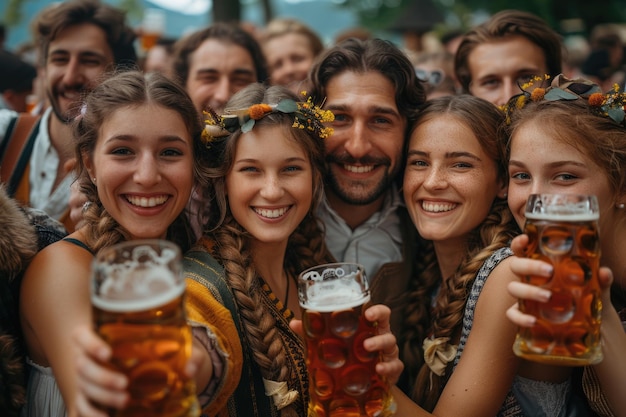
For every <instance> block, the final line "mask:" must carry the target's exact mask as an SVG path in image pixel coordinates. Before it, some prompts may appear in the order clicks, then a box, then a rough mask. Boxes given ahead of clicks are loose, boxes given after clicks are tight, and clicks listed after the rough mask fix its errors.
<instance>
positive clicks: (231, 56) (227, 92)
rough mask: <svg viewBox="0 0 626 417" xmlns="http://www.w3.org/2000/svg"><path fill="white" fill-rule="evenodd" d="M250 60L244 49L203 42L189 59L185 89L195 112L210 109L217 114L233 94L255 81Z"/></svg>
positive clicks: (248, 53) (228, 43)
mask: <svg viewBox="0 0 626 417" xmlns="http://www.w3.org/2000/svg"><path fill="white" fill-rule="evenodd" d="M257 77H258V74H257V73H256V70H255V66H254V60H253V59H252V55H250V52H248V51H247V50H246V49H245V48H243V47H242V46H239V45H235V44H234V43H230V42H225V41H223V40H220V39H207V40H206V41H204V42H203V43H202V44H201V45H200V47H198V49H196V50H195V51H194V52H193V53H192V54H191V55H190V56H189V75H188V76H187V82H186V85H185V89H186V90H187V92H188V93H189V95H190V96H191V100H192V101H193V104H194V105H195V106H196V109H197V110H198V111H200V112H201V111H203V110H205V109H206V108H207V106H210V107H211V108H212V109H213V110H215V111H216V112H217V113H218V114H221V113H222V112H223V111H224V105H225V104H226V102H227V101H228V100H230V98H231V97H232V96H233V94H235V93H236V92H237V91H239V90H241V89H242V88H244V87H246V86H247V85H249V84H251V83H254V82H256V81H257Z"/></svg>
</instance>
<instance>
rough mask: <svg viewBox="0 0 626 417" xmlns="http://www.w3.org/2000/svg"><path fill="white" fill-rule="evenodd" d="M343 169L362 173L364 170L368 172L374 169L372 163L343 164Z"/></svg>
mask: <svg viewBox="0 0 626 417" xmlns="http://www.w3.org/2000/svg"><path fill="white" fill-rule="evenodd" d="M343 169H345V170H346V171H350V172H354V173H356V174H363V173H364V172H370V171H371V170H373V169H374V165H366V166H362V165H359V166H356V165H344V166H343Z"/></svg>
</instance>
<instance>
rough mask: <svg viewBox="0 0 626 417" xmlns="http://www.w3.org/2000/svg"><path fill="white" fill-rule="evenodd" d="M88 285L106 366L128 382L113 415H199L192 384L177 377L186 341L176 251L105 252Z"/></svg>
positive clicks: (158, 245) (141, 244)
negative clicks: (107, 352) (123, 403)
mask: <svg viewBox="0 0 626 417" xmlns="http://www.w3.org/2000/svg"><path fill="white" fill-rule="evenodd" d="M91 284H92V285H91V288H92V290H91V301H92V305H93V311H94V320H95V328H96V331H97V332H98V334H99V335H100V336H101V337H102V338H103V339H104V340H105V341H106V342H107V343H108V344H109V345H110V346H111V349H112V352H113V355H112V358H111V365H112V367H114V369H116V370H117V371H120V372H122V373H124V374H125V375H126V376H127V377H128V381H129V384H128V389H129V393H130V402H129V404H128V406H127V407H126V408H125V409H124V410H122V411H118V412H116V414H113V415H114V416H116V417H139V416H142V417H143V416H146V417H147V416H163V417H165V416H167V417H170V416H171V417H191V416H193V417H197V416H198V415H200V409H199V405H198V401H197V398H196V394H195V384H194V381H193V380H192V379H190V378H188V377H187V376H186V375H185V373H184V368H185V364H186V363H187V361H188V360H189V357H190V355H191V341H192V339H191V338H192V336H191V329H190V327H189V326H188V325H187V321H186V318H185V310H184V305H183V298H184V291H185V280H184V277H183V274H182V264H181V254H180V249H179V248H178V247H177V246H176V245H175V244H173V243H171V242H167V241H164V240H137V241H129V242H124V243H120V244H117V245H114V246H111V247H109V248H105V249H103V250H101V251H100V252H99V253H98V255H97V256H96V258H95V259H94V262H93V270H92V283H91Z"/></svg>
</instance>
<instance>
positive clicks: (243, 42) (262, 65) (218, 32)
mask: <svg viewBox="0 0 626 417" xmlns="http://www.w3.org/2000/svg"><path fill="white" fill-rule="evenodd" d="M207 39H216V40H218V41H222V42H224V43H231V44H234V45H238V46H241V47H242V48H243V49H245V50H246V51H248V53H249V54H250V56H251V57H252V61H253V63H254V70H255V71H256V76H257V81H258V82H261V83H262V82H265V81H266V80H267V64H266V62H265V56H264V55H263V52H262V50H261V47H260V46H259V43H258V42H257V41H256V40H255V39H254V37H252V35H250V34H249V33H248V32H246V31H245V30H243V29H242V28H240V27H239V26H237V25H236V24H231V23H225V22H217V23H214V24H213V25H211V26H209V27H207V28H205V29H201V30H198V31H196V32H194V33H192V34H190V35H187V36H185V37H184V38H182V39H180V40H179V41H178V42H177V43H176V45H175V46H174V55H173V60H172V68H173V70H174V76H175V77H176V78H177V80H178V81H179V82H180V83H181V85H185V84H186V83H187V77H189V56H190V55H191V54H192V53H194V52H195V51H196V49H198V48H199V47H200V45H202V43H203V42H204V41H206V40H207Z"/></svg>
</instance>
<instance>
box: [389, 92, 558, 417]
mask: <svg viewBox="0 0 626 417" xmlns="http://www.w3.org/2000/svg"><path fill="white" fill-rule="evenodd" d="M503 122H504V114H503V113H502V112H501V111H500V110H499V109H498V108H497V107H495V106H494V105H493V104H491V103H489V102H487V101H486V100H483V99H480V98H478V97H473V96H469V95H459V96H450V97H443V98H437V99H433V100H431V101H430V102H428V103H427V104H426V105H425V106H424V107H423V108H422V109H421V110H420V112H419V114H418V116H417V119H416V122H415V124H414V125H413V127H412V130H411V134H410V139H409V143H408V148H407V164H406V170H405V174H404V185H403V189H404V198H405V201H406V205H407V209H408V211H409V214H410V215H411V219H412V220H413V222H414V224H415V226H416V227H417V230H418V231H419V234H420V236H422V237H423V238H424V239H426V240H427V241H428V244H427V248H426V250H425V252H424V253H423V260H422V263H421V267H420V270H421V273H420V274H419V276H418V277H416V279H415V280H414V288H413V289H412V292H411V294H410V304H409V308H408V309H407V311H406V312H405V314H404V316H405V323H404V326H403V328H404V334H403V337H402V340H405V343H404V345H403V346H402V352H401V353H402V358H403V361H404V362H405V375H404V377H403V379H402V381H401V383H400V384H399V386H400V388H402V390H403V391H404V392H406V393H407V394H408V395H409V396H410V399H409V398H407V396H404V395H402V394H400V393H396V399H397V400H398V415H402V416H409V415H410V416H422V415H423V416H426V415H434V416H445V417H457V416H464V417H485V416H506V417H511V416H516V417H521V416H543V415H546V416H564V415H566V414H565V412H566V411H568V410H567V405H568V402H569V400H570V394H569V388H570V370H569V369H567V370H565V371H563V370H562V369H561V368H559V367H550V366H535V365H534V364H532V365H531V364H528V363H527V362H525V361H524V360H522V359H520V358H518V357H517V356H515V354H514V353H513V350H512V345H513V342H514V340H515V334H516V330H517V326H515V325H514V324H513V323H511V322H510V321H508V320H507V319H506V317H505V311H506V309H507V308H508V307H509V306H510V305H511V303H512V302H513V300H514V299H513V297H511V296H509V295H508V294H507V291H506V288H507V287H506V286H507V284H508V283H509V282H511V281H513V280H515V279H516V277H515V275H514V274H512V273H511V271H510V268H509V263H510V261H511V258H510V256H511V255H512V252H511V250H510V249H509V247H508V245H509V242H510V240H511V239H512V238H513V237H514V236H516V235H517V234H519V232H520V230H519V228H518V226H517V224H516V223H515V220H514V219H513V216H512V214H511V212H510V210H509V208H508V206H507V200H506V197H507V194H506V193H507V177H506V165H505V159H504V149H503V148H504V146H503V144H504V141H505V136H504V135H503V134H502V132H501V130H500V129H499V128H500V126H501V125H502V123H503ZM529 386H530V387H531V389H530V390H529V389H527V388H528V387H529ZM532 388H538V389H537V390H533V389H532ZM411 400H412V401H411ZM528 401H532V402H533V403H536V404H540V407H539V408H538V409H536V410H534V411H533V412H532V413H524V412H523V411H522V404H523V403H525V402H528ZM418 405H419V407H418Z"/></svg>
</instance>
